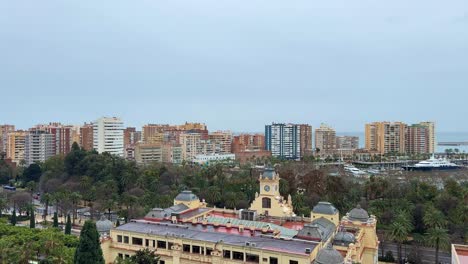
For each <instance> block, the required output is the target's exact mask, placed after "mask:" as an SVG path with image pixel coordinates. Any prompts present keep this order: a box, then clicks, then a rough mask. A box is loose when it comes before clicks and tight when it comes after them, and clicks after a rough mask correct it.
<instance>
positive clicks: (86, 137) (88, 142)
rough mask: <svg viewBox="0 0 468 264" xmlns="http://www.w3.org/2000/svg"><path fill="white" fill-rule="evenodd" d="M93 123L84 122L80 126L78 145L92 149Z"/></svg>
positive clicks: (85, 148)
mask: <svg viewBox="0 0 468 264" xmlns="http://www.w3.org/2000/svg"><path fill="white" fill-rule="evenodd" d="M93 133H94V132H93V124H92V123H89V124H88V123H85V124H84V125H83V126H82V127H81V128H80V146H81V147H82V148H83V149H84V150H92V149H93V144H94V139H93V137H94V135H93Z"/></svg>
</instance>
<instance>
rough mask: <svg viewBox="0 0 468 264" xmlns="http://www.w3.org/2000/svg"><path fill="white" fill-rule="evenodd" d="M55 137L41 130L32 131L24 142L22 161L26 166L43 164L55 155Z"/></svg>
mask: <svg viewBox="0 0 468 264" xmlns="http://www.w3.org/2000/svg"><path fill="white" fill-rule="evenodd" d="M55 152H56V135H54V134H52V133H48V132H46V131H42V130H32V131H29V133H27V134H26V136H25V140H24V161H25V163H26V166H29V165H31V164H33V163H36V162H45V161H46V160H47V159H48V158H50V157H52V156H54V155H55V154H56V153H55Z"/></svg>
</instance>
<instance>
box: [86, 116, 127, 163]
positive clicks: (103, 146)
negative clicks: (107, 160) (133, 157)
mask: <svg viewBox="0 0 468 264" xmlns="http://www.w3.org/2000/svg"><path fill="white" fill-rule="evenodd" d="M123 130H124V126H123V122H122V120H121V119H120V118H117V117H103V118H100V119H98V120H96V122H94V123H93V148H94V149H95V150H96V151H97V152H98V153H103V152H108V153H110V154H112V155H116V156H120V157H123V156H124V140H123Z"/></svg>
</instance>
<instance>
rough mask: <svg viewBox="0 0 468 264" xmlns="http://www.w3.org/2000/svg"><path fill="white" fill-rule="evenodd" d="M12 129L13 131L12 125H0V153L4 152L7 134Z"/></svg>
mask: <svg viewBox="0 0 468 264" xmlns="http://www.w3.org/2000/svg"><path fill="white" fill-rule="evenodd" d="M13 131H15V126H14V125H0V153H2V152H5V153H6V141H7V135H8V133H10V132H13Z"/></svg>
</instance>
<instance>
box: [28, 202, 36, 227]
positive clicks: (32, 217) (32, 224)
mask: <svg viewBox="0 0 468 264" xmlns="http://www.w3.org/2000/svg"><path fill="white" fill-rule="evenodd" d="M29 228H36V215H35V214H34V207H33V208H31V213H30V215H29Z"/></svg>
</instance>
